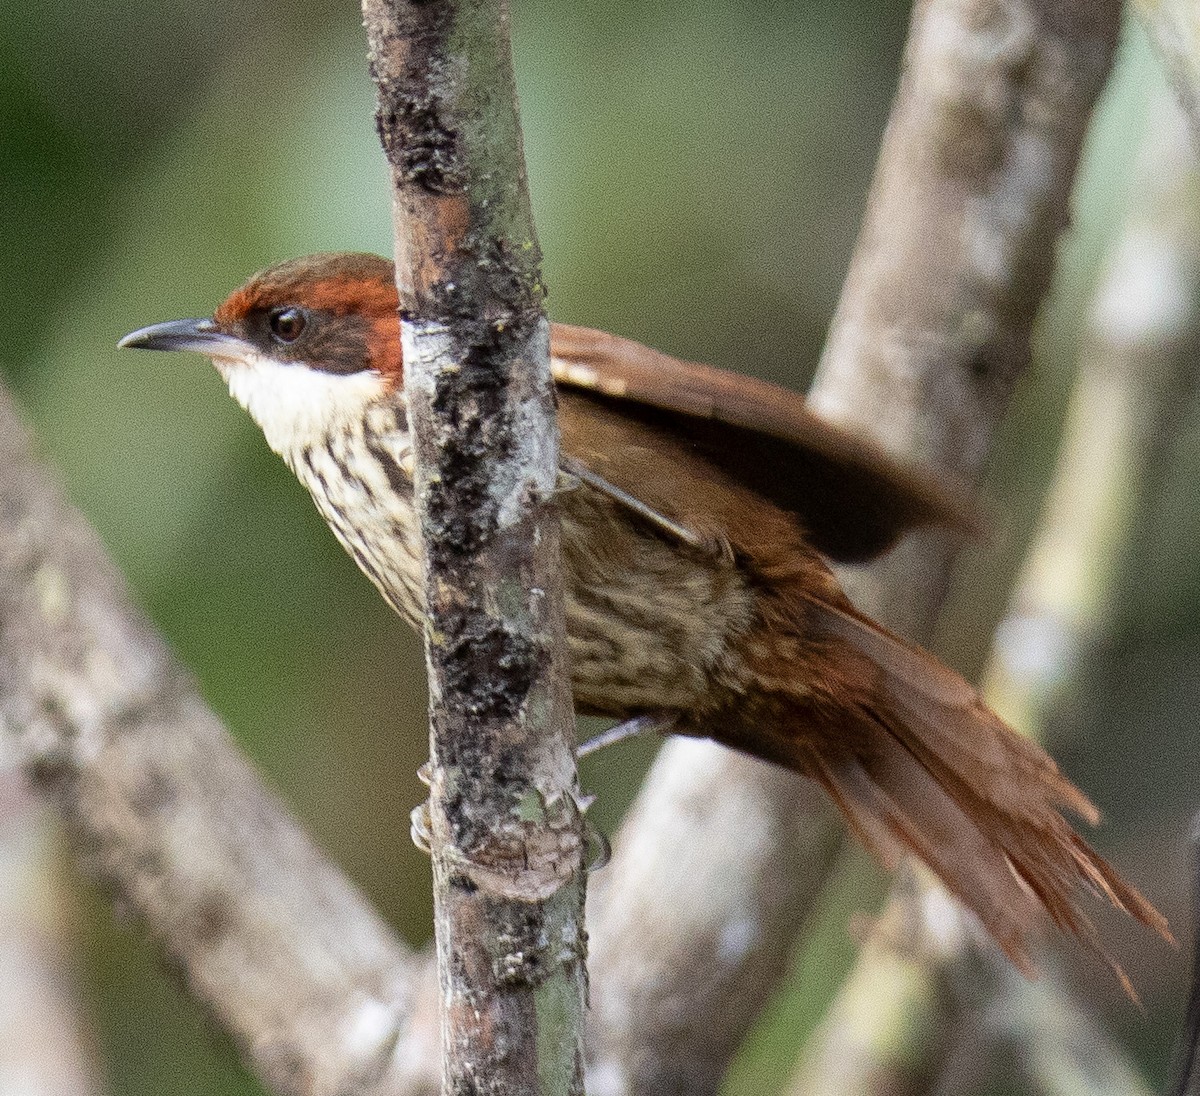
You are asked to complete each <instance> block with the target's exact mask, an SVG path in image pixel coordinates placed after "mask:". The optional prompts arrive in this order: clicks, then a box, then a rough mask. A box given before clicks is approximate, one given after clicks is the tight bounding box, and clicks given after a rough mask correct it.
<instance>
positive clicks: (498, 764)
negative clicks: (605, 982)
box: [363, 0, 586, 1094]
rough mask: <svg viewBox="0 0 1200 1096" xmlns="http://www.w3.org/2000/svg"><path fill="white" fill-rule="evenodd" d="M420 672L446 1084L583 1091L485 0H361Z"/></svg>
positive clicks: (562, 804)
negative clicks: (421, 618)
mask: <svg viewBox="0 0 1200 1096" xmlns="http://www.w3.org/2000/svg"><path fill="white" fill-rule="evenodd" d="M363 11H364V15H365V17H366V24H367V32H368V36H369V40H370V59H371V70H372V74H373V76H374V77H375V80H376V84H377V87H378V114H377V118H378V124H379V131H380V136H381V138H382V141H383V146H384V149H385V152H386V154H387V158H388V163H389V165H390V167H391V175H392V184H393V195H394V216H395V226H396V268H397V284H398V286H399V289H400V313H401V318H402V321H403V322H402V324H401V332H402V339H403V346H404V363H405V398H406V399H407V403H408V410H409V418H410V422H411V426H412V432H413V438H414V451H415V455H416V469H415V477H414V478H415V483H416V495H417V510H418V514H419V517H420V521H421V528H422V535H423V541H424V556H425V594H426V601H427V607H428V610H429V620H428V623H427V626H426V629H425V639H426V657H427V661H428V665H429V673H430V692H431V704H430V714H431V735H430V738H431V742H430V762H431V765H430V782H431V783H430V787H431V794H430V801H429V820H428V829H429V840H430V844H431V849H432V854H433V862H434V892H435V893H434V906H435V912H434V918H435V925H434V928H435V934H436V938H437V949H438V967H439V973H440V983H441V989H442V993H441V1001H442V1014H441V1022H442V1055H443V1091H445V1092H447V1093H468V1092H470V1093H475V1092H478V1091H479V1090H480V1086H481V1085H484V1086H486V1088H487V1091H489V1092H494V1093H497V1094H500V1093H531V1092H545V1093H568V1092H570V1093H578V1092H581V1091H582V1061H583V1035H582V1028H583V1011H584V1001H585V998H586V981H585V979H586V972H585V966H584V955H585V936H584V930H583V897H584V881H585V872H584V869H583V850H584V841H583V823H582V818H581V816H580V810H579V808H578V806H577V794H576V793H577V776H576V773H575V763H574V756H573V752H572V750H573V737H574V732H573V727H574V723H573V718H572V710H571V695H570V688H569V684H568V681H567V677H566V672H565V651H566V638H565V637H566V632H565V626H564V622H563V597H562V580H561V576H560V573H559V571H560V564H559V523H558V515H557V512H556V510H555V507H554V492H555V490H556V484H557V475H558V436H557V430H556V425H555V420H554V397H553V390H552V386H551V380H550V370H549V356H548V355H549V344H548V337H547V336H548V326H547V323H546V319H545V314H544V307H543V295H544V291H543V288H542V284H541V272H540V254H539V252H538V248H537V242H536V239H535V237H534V229H533V220H532V215H531V213H530V207H529V196H528V193H527V188H526V185H525V172H524V161H523V148H522V142H521V131H520V124H519V121H518V115H517V108H516V94H515V86H514V81H513V73H512V58H511V47H510V43H509V37H508V9H507V5H506V4H505V3H502V2H500V0H458V2H454V0H437V2H433V3H404V2H384V0H364V4H363Z"/></svg>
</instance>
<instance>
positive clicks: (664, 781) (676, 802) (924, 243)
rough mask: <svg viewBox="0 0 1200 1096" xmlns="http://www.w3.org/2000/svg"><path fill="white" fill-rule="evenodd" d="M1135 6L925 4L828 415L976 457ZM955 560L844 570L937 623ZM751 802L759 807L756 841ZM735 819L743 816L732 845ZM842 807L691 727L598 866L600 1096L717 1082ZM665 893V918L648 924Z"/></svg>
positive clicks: (914, 624)
mask: <svg viewBox="0 0 1200 1096" xmlns="http://www.w3.org/2000/svg"><path fill="white" fill-rule="evenodd" d="M1118 17H1119V5H1118V4H1117V3H1115V2H1114V0H1105V2H1104V3H1099V4H1097V3H1093V2H1091V0H1073V2H1071V3H1066V4H1063V3H1059V4H1049V3H1036V2H1031V0H922V2H920V3H918V5H917V7H916V10H915V13H914V16H913V24H912V31H911V35H910V40H909V45H908V51H907V56H906V63H905V72H904V76H903V79H902V81H901V85H900V88H899V90H898V93H897V96H896V101H895V104H894V105H893V109H892V116H891V121H890V123H889V126H888V131H887V135H886V138H885V141H884V146H883V150H882V152H881V156H880V161H879V166H878V168H877V172H876V177H875V182H874V186H873V188H872V192H871V197H870V201H869V207H868V210H867V215H866V221H865V224H864V227H863V230H862V234H861V236H860V238H859V244H858V247H857V250H856V252H855V255H854V260H853V263H852V266H851V269H850V273H849V276H848V278H847V281H846V287H845V290H844V292H843V296H842V301H841V304H840V305H839V308H838V312H837V317H836V319H835V321H834V326H833V329H832V331H831V333H830V338H829V343H828V346H827V349H826V353H825V356H824V358H823V360H822V365H821V370H820V373H819V375H818V378H817V381H816V383H815V386H814V390H813V393H812V398H813V401H814V403H815V405H816V406H817V408H818V409H819V410H821V411H822V412H823V413H825V414H827V415H828V416H829V417H831V418H833V419H836V420H838V421H840V422H842V423H844V424H846V425H848V426H850V427H852V428H855V429H859V430H862V431H864V432H866V433H870V434H874V435H875V436H876V437H877V438H879V439H880V440H881V441H883V442H884V444H886V445H887V446H888V447H889V448H890V449H892V450H893V451H894V452H896V453H899V454H901V455H902V456H904V457H906V458H908V459H910V460H923V461H925V462H927V463H929V464H930V465H932V466H933V467H934V468H935V469H936V470H938V471H940V472H942V473H943V474H947V475H950V476H953V477H956V478H960V479H964V480H974V479H975V478H976V477H977V476H978V474H979V471H980V468H981V466H982V464H983V461H984V458H985V457H986V454H987V451H988V448H989V446H990V444H991V440H992V437H993V434H994V432H995V429H996V427H997V425H998V423H999V421H1000V417H1001V414H1002V412H1003V410H1004V407H1005V405H1006V403H1007V399H1008V395H1009V393H1010V392H1011V389H1012V386H1013V384H1014V383H1015V381H1016V378H1017V376H1018V374H1019V373H1020V370H1021V369H1022V368H1023V367H1024V366H1025V364H1026V363H1027V361H1028V359H1029V333H1030V328H1031V326H1032V323H1033V319H1034V315H1035V313H1036V311H1037V307H1038V305H1039V303H1040V302H1041V299H1042V296H1043V294H1044V292H1045V289H1046V285H1047V282H1048V279H1049V275H1050V271H1051V269H1052V266H1053V256H1054V244H1055V239H1056V237H1057V235H1058V233H1059V231H1060V230H1061V229H1062V228H1063V226H1064V225H1065V224H1066V221H1067V200H1068V196H1069V194H1070V190H1071V184H1072V181H1073V179H1074V173H1075V166H1076V162H1077V159H1078V153H1079V147H1080V143H1081V141H1082V138H1083V133H1084V129H1085V127H1086V125H1087V122H1088V119H1089V117H1090V115H1091V109H1092V104H1093V102H1094V100H1095V97H1096V95H1097V94H1098V92H1099V90H1100V87H1101V86H1102V84H1103V81H1104V78H1105V75H1106V74H1107V71H1108V67H1109V64H1110V61H1111V57H1112V51H1113V47H1114V45H1115V41H1116V35H1117V25H1118ZM951 555H952V551H951V548H950V546H949V545H947V544H946V543H945V542H944V540H943V539H942V538H941V537H939V536H938V535H937V534H933V533H930V534H926V535H921V536H914V537H911V538H909V542H908V543H907V544H905V545H902V546H901V547H900V548H899V549H897V550H895V551H893V552H892V553H891V554H890V555H889V557H888V558H887V559H885V560H884V561H883V562H882V563H880V564H879V565H877V566H875V567H871V568H866V569H863V570H861V571H859V572H856V573H854V574H850V573H846V574H844V575H843V576H842V577H843V580H844V581H845V582H846V584H847V586H848V587H851V588H852V592H853V593H854V595H855V598H856V601H857V602H858V603H859V605H860V606H862V607H863V608H864V609H866V610H867V611H869V612H872V613H873V614H875V615H878V616H880V617H881V618H882V619H884V620H885V621H886V622H888V623H889V624H891V625H892V626H893V627H896V628H898V629H900V630H902V631H905V632H906V633H907V634H909V635H912V636H914V637H916V638H918V639H927V638H928V636H929V633H930V630H931V627H932V622H933V619H934V616H935V614H936V611H937V608H938V606H939V604H940V602H941V599H942V594H943V591H944V589H945V586H946V583H947V577H948V573H949V565H950V559H951ZM744 819H759V820H760V821H759V822H758V824H757V826H756V827H755V831H756V832H755V833H754V836H753V838H752V839H751V838H748V837H747V833H748V832H749V827H748V826H747V825H746V824H745V823H744V822H743V821H740V820H744ZM676 820H677V821H676ZM799 824H803V825H804V826H805V829H806V832H805V833H804V834H803V835H800V834H799V833H798V831H797V829H796V827H797V825H799ZM721 825H726V826H730V825H731V826H733V827H735V830H736V834H735V835H732V836H730V835H727V836H726V838H725V840H723V841H717V840H715V839H714V830H715V829H716V828H717V827H718V826H721ZM833 825H834V824H833V823H831V822H830V820H829V812H828V811H827V810H826V809H825V807H824V805H823V804H822V803H821V801H820V793H819V792H817V791H816V790H815V788H814V787H813V786H812V785H810V784H807V783H800V782H798V781H796V780H794V779H793V778H790V777H788V776H787V775H786V774H783V773H779V772H776V771H773V770H771V769H769V768H767V767H765V766H760V765H756V764H754V763H753V762H750V761H747V760H745V759H743V758H737V757H733V756H731V755H728V754H727V755H724V756H722V757H719V758H715V757H713V756H712V754H711V753H710V752H708V751H706V750H705V749H703V748H702V747H699V746H695V745H692V744H683V743H681V744H678V745H676V744H673V743H672V744H669V745H668V747H667V748H665V749H664V750H663V754H662V756H661V757H660V759H659V761H658V763H657V764H656V765H655V767H654V769H653V770H652V772H651V774H650V777H649V778H648V780H647V783H646V786H645V787H644V788H643V791H642V794H641V796H640V798H639V800H638V804H637V806H636V808H635V810H634V812H633V814H632V815H631V817H630V820H629V822H627V824H626V826H625V827H624V828H623V830H622V833H621V835H620V836H619V838H618V840H617V842H616V851H615V855H614V857H613V863H612V864H611V866H610V867H609V868H608V869H607V871H606V872H605V873H604V874H603V875H602V876H601V877H600V878H599V879H598V880H597V887H596V892H597V893H596V896H595V897H596V898H597V899H601V898H602V899H603V901H602V903H601V902H600V901H596V902H593V906H592V911H591V914H592V921H591V924H592V971H593V977H594V987H593V994H592V999H593V1006H594V1014H593V1028H592V1032H591V1044H590V1045H591V1051H592V1054H593V1064H592V1068H591V1070H590V1073H589V1086H590V1089H591V1091H592V1092H593V1096H608V1094H610V1093H612V1094H618V1093H619V1094H632V1093H647V1094H650V1093H654V1094H655V1096H659V1094H662V1093H676V1092H678V1093H688V1094H703V1093H709V1092H714V1091H716V1089H717V1088H718V1086H719V1083H720V1079H721V1077H722V1076H723V1075H724V1072H725V1070H726V1068H727V1066H728V1062H729V1059H730V1057H731V1055H732V1053H733V1051H734V1049H736V1047H737V1046H738V1045H740V1042H741V1040H742V1038H743V1036H744V1035H745V1033H746V1030H747V1029H748V1027H749V1025H750V1023H751V1022H752V1020H753V1018H754V1017H755V1016H756V1015H757V1014H758V1012H759V1011H760V1010H761V1007H762V1006H763V1004H764V1003H765V1002H766V1001H767V1000H768V999H769V997H770V995H771V994H772V993H773V992H774V989H775V987H776V985H777V984H778V979H779V976H780V975H781V973H782V971H783V969H784V963H785V959H786V956H787V955H788V953H789V951H790V949H791V947H792V944H793V943H794V941H795V939H796V937H797V935H798V934H799V933H800V931H801V930H802V928H803V926H804V924H805V915H806V913H807V911H808V908H809V903H810V900H811V898H812V897H813V896H814V895H815V894H816V893H818V892H819V888H820V885H821V883H822V882H823V881H824V878H825V874H826V871H827V869H828V867H829V865H830V863H831V858H830V848H831V845H832V843H833V839H832V835H833V834H834V833H836V832H839V831H837V830H834V829H833V828H832V827H833ZM739 838H740V840H739ZM717 857H720V859H719V860H717V859H716V858H717ZM668 865H670V868H669V870H668V867H667V866H668ZM665 879H670V880H671V881H672V882H673V883H674V886H673V887H672V888H671V889H670V890H669V891H667V892H666V893H667V894H668V895H669V901H664V900H663V895H664V890H663V883H664V880H665ZM764 880H770V885H769V886H764V885H763V881H764ZM750 895H754V896H755V897H756V899H757V900H758V901H759V902H760V905H759V906H758V907H757V908H756V909H754V910H753V915H752V916H749V915H747V913H746V910H747V908H748V898H747V896H750ZM650 909H653V910H654V911H655V912H656V915H657V922H658V923H657V924H656V926H655V930H654V931H653V932H652V933H651V932H644V931H643V932H641V933H639V934H637V935H631V932H630V928H631V924H632V923H633V921H634V918H635V917H636V916H637V915H638V911H646V910H650ZM630 911H633V912H632V913H631V912H630ZM641 923H642V924H644V923H645V922H644V920H643V921H642V922H641ZM713 926H717V927H718V928H723V929H724V930H725V933H726V935H724V936H723V935H722V933H721V932H715V933H714V932H713ZM735 930H737V931H735ZM723 939H734V940H738V941H742V942H743V944H742V946H741V947H740V948H732V949H727V950H726V949H722V947H721V946H720V943H721V941H722V940H723ZM667 941H675V942H676V944H675V949H674V950H672V949H670V948H669V947H668V946H667V944H666V943H665V942H667ZM684 942H687V943H686V944H685V943H684ZM685 955H686V958H685ZM668 957H669V958H670V959H671V963H670V965H668V962H667V961H666V960H667V958H668ZM697 987H700V990H699V992H697ZM681 1002H687V1005H686V1009H685V1006H684V1005H682V1004H681ZM685 1013H686V1015H685ZM635 1018H636V1019H635Z"/></svg>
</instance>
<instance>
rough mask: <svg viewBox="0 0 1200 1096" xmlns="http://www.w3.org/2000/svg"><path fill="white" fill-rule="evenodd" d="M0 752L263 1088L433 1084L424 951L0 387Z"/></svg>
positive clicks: (391, 1088)
mask: <svg viewBox="0 0 1200 1096" xmlns="http://www.w3.org/2000/svg"><path fill="white" fill-rule="evenodd" d="M0 468H3V469H4V470H5V471H4V476H3V477H0V760H3V762H4V763H5V764H12V765H15V766H17V767H18V768H19V769H20V771H21V772H22V773H23V774H24V775H25V777H26V778H27V780H28V781H29V782H30V783H31V784H32V785H33V786H34V787H35V788H38V789H40V790H41V791H43V792H44V793H46V794H48V795H50V796H51V797H52V798H53V799H55V800H56V801H57V803H58V804H59V806H60V807H61V808H62V810H63V812H64V814H65V816H66V818H67V820H68V822H69V824H70V825H71V827H72V828H73V830H74V831H75V835H76V838H77V848H78V849H79V850H80V851H81V853H82V855H83V858H84V861H85V864H86V865H87V867H89V868H90V870H92V871H93V872H94V873H95V874H97V875H98V876H99V877H100V878H101V879H102V880H103V881H104V882H105V883H106V884H107V885H108V886H109V887H111V888H112V889H113V891H114V892H115V894H116V897H117V900H118V901H120V902H121V903H122V904H123V905H124V906H125V907H126V908H128V909H130V910H132V911H133V912H135V913H136V914H137V915H138V916H139V917H140V918H141V919H142V920H143V921H144V923H145V924H146V926H147V927H148V929H149V931H150V933H151V934H152V935H153V937H154V939H155V941H156V942H157V943H158V945H159V946H160V947H161V948H162V950H163V952H164V953H165V955H166V956H167V958H168V960H169V961H170V962H171V963H172V964H173V965H175V966H176V967H178V969H179V970H180V971H181V973H182V976H183V978H184V980H185V982H186V984H187V986H188V989H189V990H190V991H191V993H192V994H193V995H194V996H195V997H196V998H197V1000H199V1001H200V1002H201V1003H202V1004H203V1005H204V1006H205V1007H206V1008H207V1009H208V1010H209V1011H210V1012H211V1013H212V1015H213V1016H214V1017H215V1018H216V1020H217V1021H218V1022H219V1023H220V1024H221V1026H222V1027H223V1028H224V1029H225V1030H226V1031H228V1032H229V1033H230V1035H231V1036H232V1037H233V1039H234V1040H235V1041H236V1042H237V1044H238V1046H239V1048H240V1049H241V1051H242V1053H243V1055H244V1057H245V1059H246V1061H247V1062H248V1063H249V1064H250V1066H251V1067H252V1068H253V1069H254V1070H255V1072H256V1073H257V1074H258V1075H259V1076H260V1077H261V1078H262V1080H263V1082H264V1084H266V1085H267V1087H268V1088H270V1089H271V1090H272V1091H274V1092H277V1093H282V1094H295V1096H316V1094H317V1093H328V1092H333V1091H349V1090H354V1091H358V1092H363V1093H384V1092H389V1093H390V1092H428V1091H431V1074H430V1071H429V1063H428V1062H427V1061H426V1060H425V1059H423V1058H422V1057H421V1055H420V1053H419V1051H418V1052H415V1053H414V1052H412V1050H411V1048H412V1047H413V1046H414V1045H416V1046H421V1045H423V1043H422V1036H421V1028H422V1026H423V1025H429V1024H430V1023H431V1016H430V1014H429V1013H423V1012H422V1010H421V1009H420V1007H419V1006H418V1005H417V1003H416V1002H417V990H418V988H419V985H420V976H419V969H420V968H419V966H418V964H417V963H416V961H415V960H414V958H413V957H412V956H411V955H410V954H409V952H408V951H407V949H406V948H405V947H404V946H403V944H402V943H401V942H400V941H399V940H398V939H397V937H396V936H395V934H394V933H393V932H392V931H391V929H390V928H389V927H388V926H387V925H385V924H383V923H382V922H381V921H380V920H379V918H378V916H377V915H376V914H375V912H374V911H373V910H372V909H371V907H370V905H369V904H368V903H367V902H366V900H365V899H364V898H363V897H362V896H361V895H360V894H359V893H358V892H357V891H356V890H355V889H354V887H353V886H352V885H351V884H350V883H349V882H348V881H347V880H346V879H345V878H344V877H343V876H342V875H341V873H340V872H339V871H338V870H337V869H336V868H334V867H333V866H332V865H330V864H329V862H328V861H327V860H326V859H325V858H324V857H323V855H322V854H321V853H320V851H319V850H318V849H317V848H316V847H315V846H314V845H313V844H312V842H311V841H310V840H309V839H308V838H307V837H306V836H305V834H304V833H303V831H302V830H301V829H300V828H299V826H297V824H296V823H295V822H294V821H293V820H292V818H291V817H290V816H289V815H288V813H287V811H286V810H285V809H284V808H283V806H282V805H281V804H280V803H279V801H278V800H277V799H276V797H275V796H274V795H272V794H271V793H269V792H268V791H267V790H266V789H265V788H264V787H263V785H262V782H261V780H260V779H259V778H258V777H257V775H256V774H255V773H254V771H253V770H252V768H251V767H250V765H249V764H248V763H247V762H246V760H245V759H244V758H243V757H242V755H241V754H240V752H239V751H238V749H237V747H236V746H235V745H234V743H233V741H232V740H231V738H230V736H229V734H228V732H227V731H226V730H225V728H224V727H222V726H221V723H220V721H219V720H218V719H217V718H216V716H214V715H213V714H212V712H211V711H209V709H208V708H207V707H206V706H205V704H204V701H203V700H202V699H201V698H200V695H199V693H198V692H197V690H196V687H195V685H194V683H193V682H192V681H191V679H190V678H189V677H188V676H187V674H186V673H185V672H184V671H183V669H182V668H181V667H180V666H179V664H178V663H177V662H176V661H175V659H174V658H173V656H172V655H171V653H170V651H169V650H168V649H167V647H166V644H165V643H164V642H163V641H162V639H161V638H160V637H159V636H158V635H157V633H156V632H155V631H154V629H153V628H152V627H151V625H150V624H149V622H148V621H147V620H146V619H145V618H144V617H143V616H142V614H141V613H140V612H138V611H137V610H136V609H134V608H132V607H131V605H130V601H129V596H128V592H127V591H126V589H125V586H124V584H123V582H122V581H121V579H120V577H119V576H118V575H117V573H116V572H115V570H114V568H113V567H112V565H111V563H110V562H109V561H108V560H107V558H106V557H105V555H104V551H103V549H102V547H101V546H100V544H99V542H98V540H97V538H96V535H95V533H94V532H93V531H92V530H91V529H90V528H89V526H88V525H87V523H86V521H85V520H84V518H83V517H82V516H81V515H80V514H79V513H78V512H77V511H75V510H74V509H73V508H72V507H71V506H70V505H69V504H68V503H67V502H66V500H65V499H64V497H63V494H62V491H61V489H60V488H59V487H58V486H57V484H55V483H54V482H53V480H52V478H51V477H49V476H48V474H47V473H46V471H45V470H44V469H43V468H42V467H41V466H40V465H39V464H38V462H37V461H36V459H35V458H34V456H33V454H32V452H31V448H30V444H29V438H28V435H27V433H26V431H25V429H24V427H23V425H22V424H21V423H20V421H19V420H18V417H17V415H16V413H15V411H14V408H13V407H12V405H11V403H10V402H9V401H8V398H7V396H6V395H4V394H3V393H2V392H0Z"/></svg>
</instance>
